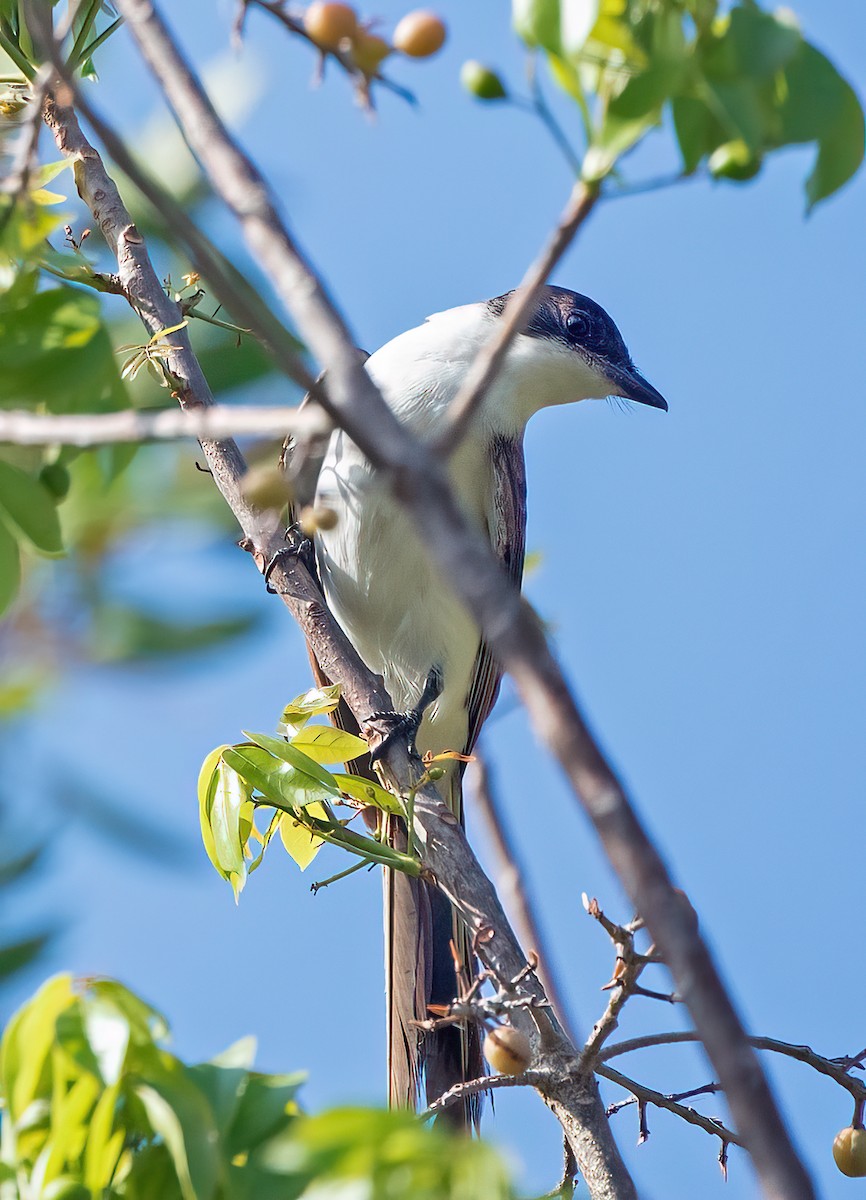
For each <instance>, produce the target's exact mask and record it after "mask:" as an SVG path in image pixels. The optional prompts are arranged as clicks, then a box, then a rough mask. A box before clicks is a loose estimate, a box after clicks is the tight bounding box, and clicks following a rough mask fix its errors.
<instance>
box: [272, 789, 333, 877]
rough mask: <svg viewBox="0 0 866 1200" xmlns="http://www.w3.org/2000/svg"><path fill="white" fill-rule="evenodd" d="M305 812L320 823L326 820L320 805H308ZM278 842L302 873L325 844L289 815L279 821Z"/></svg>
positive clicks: (286, 814)
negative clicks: (316, 818)
mask: <svg viewBox="0 0 866 1200" xmlns="http://www.w3.org/2000/svg"><path fill="white" fill-rule="evenodd" d="M305 811H306V812H308V813H310V814H311V815H312V816H314V817H318V818H319V820H321V821H327V819H328V814H327V812H326V811H325V810H324V808H322V806H321V804H318V803H314V804H308V805H307V807H306V809H305ZM280 841H281V842H282V843H283V846H284V847H285V849H286V853H287V854H288V855H289V857H290V858H293V859H294V860H295V862H296V863H297V864H298V866H299V867H300V868H301V870H302V871H305V870H306V869H307V867H308V866H309V865H310V863H311V862H312V861H313V859H314V858H315V857H316V855H317V854H318V853H319V851H320V850H321V848H322V846H324V844H325V843H324V840H323V839H322V838H320V837H316V835H315V834H314V833H311V832H310V830H309V828H308V827H307V826H306V825H303V824H302V823H301V822H300V821H299V820H297V819H296V818H295V817H293V816H292V815H291V813H283V816H282V820H281V821H280Z"/></svg>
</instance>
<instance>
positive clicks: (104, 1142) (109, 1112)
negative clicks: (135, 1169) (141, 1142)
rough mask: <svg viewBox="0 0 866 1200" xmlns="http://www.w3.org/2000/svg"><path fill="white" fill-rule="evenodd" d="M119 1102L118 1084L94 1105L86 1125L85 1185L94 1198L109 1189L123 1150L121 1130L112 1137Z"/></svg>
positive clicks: (107, 1089) (107, 1090) (106, 1090)
mask: <svg viewBox="0 0 866 1200" xmlns="http://www.w3.org/2000/svg"><path fill="white" fill-rule="evenodd" d="M119 1098H120V1084H115V1085H114V1086H113V1087H109V1088H106V1089H105V1091H104V1092H103V1093H102V1095H101V1096H100V1097H99V1100H98V1101H97V1102H96V1107H95V1108H94V1110H93V1114H92V1116H91V1118H90V1122H89V1125H88V1133H87V1145H86V1146H85V1148H84V1182H85V1184H86V1185H87V1187H88V1188H89V1189H90V1191H91V1192H92V1193H93V1194H95V1195H102V1194H103V1193H104V1192H105V1190H106V1189H107V1188H108V1185H109V1184H110V1183H111V1178H112V1175H113V1174H114V1169H115V1166H116V1165H117V1160H118V1157H119V1155H120V1152H121V1150H122V1149H123V1143H124V1140H125V1133H124V1130H123V1129H122V1128H119V1129H115V1130H114V1132H113V1133H112V1130H113V1128H114V1117H115V1110H116V1108H117V1103H118V1100H119Z"/></svg>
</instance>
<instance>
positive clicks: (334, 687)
mask: <svg viewBox="0 0 866 1200" xmlns="http://www.w3.org/2000/svg"><path fill="white" fill-rule="evenodd" d="M339 703H340V685H339V684H338V683H334V684H331V685H330V686H329V687H322V688H310V689H309V691H306V692H304V693H303V694H302V695H300V696H295V698H294V700H291V701H290V702H289V703H288V704H287V705H286V707H285V708H284V709H283V712H282V716H281V717H280V724H281V725H285V726H286V731H287V732H288V733H292V732H295V731H296V730H298V729H302V728H303V727H304V725H306V723H307V721H309V719H310V718H311V717H317V716H320V715H322V714H324V713H329V712H333V711H334V709H335V708H336V707H337V705H338V704H339Z"/></svg>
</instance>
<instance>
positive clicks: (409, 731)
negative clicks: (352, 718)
mask: <svg viewBox="0 0 866 1200" xmlns="http://www.w3.org/2000/svg"><path fill="white" fill-rule="evenodd" d="M442 685H443V681H442V668H441V667H438V666H434V667H431V668H430V670H429V671H428V672H427V679H426V680H425V682H424V691H423V692H422V693H421V698H420V700H419V701H418V703H417V704H416V705H415V707H414V708H411V709H409V711H408V712H375V713H373V714H372V715H371V716H370V718H369V720H368V721H367V725H368V726H369V725H372V724H376V725H378V726H380V727H381V737H382V740H381V741H380V742H379V744H378V746H375V747H374V748H373V749H372V750H371V751H370V762H376V761H377V760H378V759H380V758H382V756H383V755H384V754H385V753H386V752H387V751H388V750H389V749H390V747H391V746H392V745H393V744H394V742H395V741H398V740H399V739H400V738H407V739H408V741H409V745H410V746H411V748H412V749H413V750H414V748H415V735H416V734H417V732H418V727H419V726H420V724H421V721H422V719H423V717H424V713H425V712H426V711H427V709H428V708H429V707H430V705H431V704H432V703H433V701H434V700H438V699H439V697H440V696H441V695H442ZM373 732H376V733H379V732H380V731H379V730H378V729H377V730H374V731H373Z"/></svg>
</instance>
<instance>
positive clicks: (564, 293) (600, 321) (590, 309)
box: [487, 286, 668, 411]
mask: <svg viewBox="0 0 866 1200" xmlns="http://www.w3.org/2000/svg"><path fill="white" fill-rule="evenodd" d="M512 294H513V293H511V292H506V294H505V295H504V296H496V297H495V299H493V300H488V302H487V307H488V309H489V310H490V312H491V313H492V314H493V315H494V316H501V314H502V312H503V311H504V309H505V305H506V304H507V302H508V299H509V297H510V296H511V295H512ZM523 333H524V334H525V335H526V336H528V337H535V338H544V339H547V340H548V341H552V342H556V343H558V344H560V345H562V346H565V347H566V348H567V349H569V350H574V351H576V352H577V353H578V354H580V355H581V357H582V358H583V359H584V361H585V362H586V363H587V364H588V365H590V366H591V367H593V368H594V370H595V371H597V372H599V373H600V374H601V375H603V376H604V378H605V380H606V381H607V382H609V383H610V395H611V396H624V397H626V399H628V400H635V401H637V402H638V403H639V404H648V405H650V406H651V407H652V408H661V409H664V410H665V411H667V407H668V405H667V401H666V400H665V398H664V396H662V394H661V393H660V392H657V391H656V389H655V388H654V387H653V386H652V384H650V383H648V382H647V381H646V380H645V379H644V377H643V376H642V375H641V374H640V372H639V371H638V370H637V368H636V367H635V365H634V363H633V362H632V361H631V356H630V355H629V352H628V350H627V348H626V344H625V342H624V341H623V339H622V334H621V333H620V331H619V330H618V329H617V327H616V325H615V324H614V322H613V320H612V319H611V318H610V317H609V316H608V314H607V313H606V312H605V311H604V309H603V308H602V307H601V305H600V304H596V302H595V301H594V300H590V298H589V296H581V295H580V293H579V292H570V291H569V290H568V288H561V287H552V286H548V287H546V288H545V289H544V291H543V292H542V294H541V298H540V299H539V301H538V304H537V305H536V308H535V311H534V312H533V314H532V316H531V317H530V319H529V321H528V322H527V324H526V326H525V328H524V330H523Z"/></svg>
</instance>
